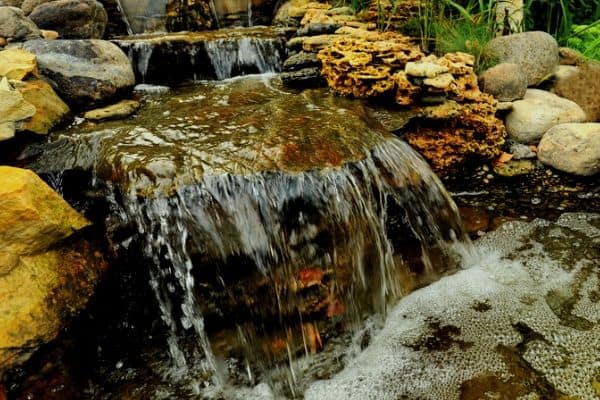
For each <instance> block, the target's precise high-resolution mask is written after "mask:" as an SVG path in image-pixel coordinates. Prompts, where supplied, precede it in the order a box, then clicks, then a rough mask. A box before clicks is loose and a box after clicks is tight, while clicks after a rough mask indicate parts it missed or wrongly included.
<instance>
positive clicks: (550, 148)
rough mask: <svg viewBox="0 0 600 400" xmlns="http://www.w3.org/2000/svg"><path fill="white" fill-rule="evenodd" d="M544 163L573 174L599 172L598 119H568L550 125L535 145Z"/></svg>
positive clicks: (599, 140) (599, 129) (599, 137)
mask: <svg viewBox="0 0 600 400" xmlns="http://www.w3.org/2000/svg"><path fill="white" fill-rule="evenodd" d="M538 158H539V160H540V161H541V162H543V163H544V164H547V165H550V166H551V167H554V168H556V169H558V170H561V171H565V172H569V173H571V174H575V175H584V176H590V175H595V174H598V173H599V172H600V123H592V122H589V123H568V124H560V125H557V126H555V127H553V128H552V129H550V130H549V131H548V132H546V134H545V135H544V137H542V140H541V141H540V144H539V146H538Z"/></svg>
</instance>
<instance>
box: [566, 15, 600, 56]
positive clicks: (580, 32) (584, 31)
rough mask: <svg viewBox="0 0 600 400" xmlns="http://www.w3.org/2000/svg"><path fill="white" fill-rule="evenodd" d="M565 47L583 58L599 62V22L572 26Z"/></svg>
mask: <svg viewBox="0 0 600 400" xmlns="http://www.w3.org/2000/svg"><path fill="white" fill-rule="evenodd" d="M572 29H573V31H572V33H571V35H570V36H569V37H568V38H567V46H569V47H571V48H573V49H576V50H579V51H580V52H581V53H582V54H583V55H584V56H586V57H589V58H593V59H595V60H598V61H600V20H597V21H596V22H594V23H593V24H590V25H573V27H572Z"/></svg>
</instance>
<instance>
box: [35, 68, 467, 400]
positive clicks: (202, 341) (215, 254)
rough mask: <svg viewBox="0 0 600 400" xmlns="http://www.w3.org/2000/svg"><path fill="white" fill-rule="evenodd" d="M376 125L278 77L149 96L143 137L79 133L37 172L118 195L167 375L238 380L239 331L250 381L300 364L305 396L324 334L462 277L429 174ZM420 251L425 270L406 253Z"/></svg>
mask: <svg viewBox="0 0 600 400" xmlns="http://www.w3.org/2000/svg"><path fill="white" fill-rule="evenodd" d="M186 90H187V91H186ZM368 118H369V117H368V115H367V114H366V113H365V110H364V109H363V107H362V106H360V105H359V104H357V103H355V102H352V101H349V100H346V99H340V98H336V97H333V96H330V95H328V94H326V93H324V92H321V91H306V92H304V93H303V94H300V95H299V94H294V93H288V92H285V91H284V90H283V88H281V87H280V86H279V83H278V81H277V80H276V79H271V78H266V77H264V76H263V77H258V78H257V77H248V78H244V79H236V80H231V81H229V82H224V83H208V82H206V83H203V84H202V85H200V86H198V87H195V88H188V89H185V90H183V91H182V92H180V93H179V94H174V95H172V97H168V98H164V97H163V98H160V99H153V98H152V97H149V98H148V99H147V100H146V104H145V107H144V108H143V110H142V111H141V112H140V114H139V115H138V117H137V118H136V119H135V120H132V121H131V122H130V123H129V124H127V123H125V124H124V123H123V122H118V123H117V122H107V123H105V124H103V125H102V126H100V127H98V126H96V127H91V126H90V127H85V126H83V127H78V128H76V129H78V131H77V132H73V131H69V132H68V135H66V136H64V137H62V138H61V139H60V140H58V141H57V142H56V143H55V146H56V147H55V148H54V149H49V150H45V151H44V153H43V154H42V156H41V157H40V159H39V160H38V161H37V164H36V166H37V168H38V170H39V171H40V172H42V173H43V172H51V171H47V169H48V168H49V167H48V166H51V167H52V169H53V170H56V169H58V170H60V171H63V170H70V169H73V168H83V169H87V170H91V171H92V172H93V174H94V175H95V176H96V179H97V180H98V182H103V183H104V184H105V185H107V186H108V187H110V188H112V189H111V196H110V199H112V200H111V208H112V213H111V214H110V216H109V220H110V221H111V222H110V223H109V226H112V227H113V228H112V230H113V241H114V243H115V247H116V251H117V252H129V251H131V249H132V248H134V247H137V248H140V249H142V254H143V255H144V257H145V259H146V260H147V261H146V262H141V265H143V266H145V267H146V268H149V271H150V277H151V279H150V284H151V286H152V289H153V291H154V294H155V297H156V300H157V304H158V306H159V309H160V314H161V318H162V321H163V323H164V325H165V327H166V328H167V331H168V334H167V342H168V347H169V351H170V354H171V358H172V360H173V368H171V369H170V370H169V371H168V372H167V374H168V375H169V376H171V377H176V378H179V379H183V380H186V381H189V380H192V381H193V380H194V379H201V380H204V381H206V379H208V380H209V381H211V382H212V384H209V383H207V384H206V385H208V386H209V387H217V388H218V387H223V385H227V384H229V383H231V378H230V377H229V376H228V372H227V371H226V370H225V368H224V367H223V366H222V361H220V360H221V359H222V358H224V357H225V358H226V357H230V356H231V355H227V351H226V350H223V346H222V345H220V344H218V343H217V342H218V340H216V339H215V336H218V332H219V331H220V330H231V331H233V332H236V336H237V344H235V345H233V344H231V343H229V344H228V346H229V348H231V347H232V346H233V347H234V348H238V349H241V350H240V351H241V353H239V354H238V353H236V351H237V350H235V351H233V352H234V353H236V354H238V356H239V357H241V358H243V359H245V360H246V361H245V362H243V365H244V368H245V370H246V378H245V382H246V383H249V384H255V383H256V382H257V379H264V378H265V377H267V376H269V374H268V373H267V372H266V371H267V370H268V369H269V368H271V367H272V365H273V364H274V363H277V362H280V361H281V360H282V359H283V360H286V359H287V360H288V362H289V369H288V372H287V373H286V374H284V375H285V378H284V380H285V381H286V384H285V385H284V386H287V388H286V389H285V390H284V392H285V393H286V394H287V395H288V396H292V397H295V396H297V395H298V394H299V391H300V390H301V389H302V388H301V387H300V388H299V387H298V385H299V382H300V381H301V378H300V375H299V372H298V371H297V370H296V367H295V366H294V365H295V364H294V360H296V359H297V358H298V357H300V356H301V355H302V354H305V353H310V352H313V351H316V350H317V349H318V348H319V346H321V345H322V343H321V339H320V336H319V331H321V330H322V331H323V332H324V331H325V330H326V329H328V328H327V326H329V325H331V324H334V322H335V321H338V322H339V318H340V316H341V315H344V316H345V317H346V318H345V320H346V321H350V322H352V321H355V322H356V321H359V320H361V319H362V318H364V317H365V316H366V315H367V314H370V313H372V312H379V313H385V310H386V307H387V305H388V304H389V303H390V302H391V301H393V300H394V299H397V298H398V297H399V296H401V295H402V294H404V293H406V292H407V291H409V290H411V289H412V288H414V287H415V286H418V285H421V284H423V283H425V282H427V281H430V280H432V279H435V277H436V276H438V275H439V274H440V273H443V272H444V271H445V270H446V269H449V268H450V267H449V266H448V264H442V263H440V262H438V260H439V259H440V257H449V256H450V255H449V254H448V252H449V250H448V247H447V243H450V242H452V241H454V240H457V239H458V240H460V239H463V238H464V234H463V232H462V228H461V223H460V220H459V218H458V216H457V211H456V207H455V206H454V204H453V203H452V201H451V199H450V198H449V196H448V194H447V193H446V192H445V190H444V188H443V187H442V185H441V184H440V182H439V180H438V179H437V177H436V176H435V175H434V174H433V172H431V170H430V169H429V167H428V166H427V164H426V163H425V162H424V161H423V160H422V159H421V158H420V157H419V156H418V155H417V154H416V153H415V152H414V151H413V150H411V148H410V147H409V146H408V145H407V144H405V143H404V142H402V141H400V140H399V139H397V138H394V137H391V136H389V135H388V134H386V133H385V132H381V131H379V130H377V129H375V128H370V127H369V125H368V124H367V122H368V121H369V119H368ZM45 170H46V171H45ZM114 227H116V228H114ZM128 227H129V228H132V229H133V230H132V231H131V233H129V234H128V235H125V236H124V235H123V234H122V233H120V232H122V231H128V229H129V228H128ZM415 243H417V246H419V244H420V246H421V247H422V249H421V258H422V262H421V264H422V266H420V267H415V266H412V265H409V264H408V263H407V262H406V261H405V259H404V258H403V257H402V255H401V250H402V248H403V247H406V246H408V247H409V248H410V247H414V246H415ZM436 250H437V251H436ZM215 340H216V341H215ZM199 376H202V377H203V378H196V377H199ZM207 376H208V377H209V378H206V377H207ZM194 391H195V392H198V393H199V392H201V391H202V390H200V389H199V388H198V387H197V386H196V389H194ZM203 393H204V392H203ZM205 394H206V393H205Z"/></svg>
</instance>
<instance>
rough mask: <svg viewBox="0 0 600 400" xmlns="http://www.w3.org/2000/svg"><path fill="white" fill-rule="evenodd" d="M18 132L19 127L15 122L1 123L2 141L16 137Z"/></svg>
mask: <svg viewBox="0 0 600 400" xmlns="http://www.w3.org/2000/svg"><path fill="white" fill-rule="evenodd" d="M0 95H1V94H0ZM16 131H17V127H16V125H15V123H14V122H0V141H2V140H7V139H10V138H12V137H14V136H15V132H16Z"/></svg>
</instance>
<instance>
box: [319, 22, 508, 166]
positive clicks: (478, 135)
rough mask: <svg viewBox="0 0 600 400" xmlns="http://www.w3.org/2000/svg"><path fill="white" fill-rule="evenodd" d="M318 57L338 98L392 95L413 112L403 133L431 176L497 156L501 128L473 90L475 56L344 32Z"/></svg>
mask: <svg viewBox="0 0 600 400" xmlns="http://www.w3.org/2000/svg"><path fill="white" fill-rule="evenodd" d="M318 58H319V59H320V60H321V62H322V64H323V67H322V74H323V76H324V77H325V78H326V79H327V82H328V84H329V87H330V88H332V89H333V90H334V91H336V92H337V93H339V94H341V95H347V96H353V97H357V98H374V97H391V98H393V99H394V100H395V101H394V102H395V103H396V104H397V105H400V106H404V107H409V108H411V109H413V110H414V111H416V112H417V113H418V116H417V117H416V118H413V119H412V121H411V122H410V123H409V124H408V125H407V126H405V127H404V128H402V135H403V136H404V138H405V139H406V140H407V141H408V142H409V143H410V144H411V145H412V146H413V147H415V148H416V149H417V150H418V151H419V152H420V153H421V154H422V155H423V156H424V157H425V158H426V159H427V160H428V161H429V162H430V164H431V165H432V167H433V168H434V170H436V172H438V173H441V174H447V173H449V172H450V171H452V170H455V169H456V168H458V167H459V166H461V165H463V164H464V163H465V162H467V161H468V160H469V159H471V158H480V159H492V158H494V157H496V156H498V155H499V154H500V152H501V151H500V148H501V146H502V144H503V142H504V135H505V131H504V127H503V125H502V122H501V121H500V120H499V119H497V118H496V116H495V113H496V101H495V100H494V99H493V97H492V96H490V95H488V94H484V93H482V92H481V91H480V90H479V87H478V83H477V76H476V74H475V72H474V71H473V64H474V58H473V56H471V55H468V54H465V53H449V54H446V55H444V56H443V57H436V56H435V55H429V56H425V54H424V53H423V52H422V51H421V49H420V48H419V47H418V46H417V45H416V44H414V43H413V41H412V40H411V39H410V38H408V37H406V36H403V35H400V34H397V33H393V32H384V33H379V32H373V31H366V30H363V29H352V28H348V27H346V28H341V29H339V30H338V31H337V35H336V37H335V38H334V39H333V40H332V41H331V43H330V44H329V45H328V46H327V47H325V48H324V49H322V50H321V51H320V52H319V55H318Z"/></svg>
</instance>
